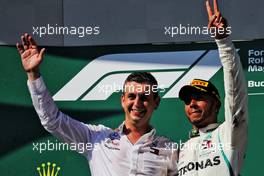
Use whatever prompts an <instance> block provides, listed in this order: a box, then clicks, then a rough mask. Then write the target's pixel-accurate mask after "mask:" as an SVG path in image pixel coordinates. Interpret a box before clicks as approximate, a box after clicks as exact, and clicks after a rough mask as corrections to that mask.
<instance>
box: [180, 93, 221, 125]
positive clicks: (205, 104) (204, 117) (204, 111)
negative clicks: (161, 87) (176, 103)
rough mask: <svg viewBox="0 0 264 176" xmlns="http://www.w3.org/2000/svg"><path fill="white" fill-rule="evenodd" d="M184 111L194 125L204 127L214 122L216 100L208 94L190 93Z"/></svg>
mask: <svg viewBox="0 0 264 176" xmlns="http://www.w3.org/2000/svg"><path fill="white" fill-rule="evenodd" d="M185 113H186V116H187V117H188V119H189V121H190V122H191V123H192V124H193V125H194V126H196V127H198V128H202V127H205V126H207V125H209V124H211V123H215V122H216V118H217V117H216V116H217V102H216V100H215V99H214V98H212V97H211V96H209V95H203V94H200V95H199V94H197V95H192V96H191V97H190V100H189V101H187V102H185Z"/></svg>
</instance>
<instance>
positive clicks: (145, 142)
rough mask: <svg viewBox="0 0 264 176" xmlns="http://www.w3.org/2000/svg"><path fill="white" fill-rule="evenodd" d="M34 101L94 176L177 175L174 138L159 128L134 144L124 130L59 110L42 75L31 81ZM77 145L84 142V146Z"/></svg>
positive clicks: (46, 124)
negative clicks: (164, 135) (166, 135)
mask: <svg viewBox="0 0 264 176" xmlns="http://www.w3.org/2000/svg"><path fill="white" fill-rule="evenodd" d="M28 87H29V91H30V94H31V98H32V101H33V105H34V107H35V109H36V111H37V113H38V115H39V118H40V120H41V123H42V125H43V126H44V128H45V129H46V130H47V131H49V132H50V133H51V134H53V135H54V136H56V137H57V138H59V139H60V140H61V141H62V142H65V143H67V144H69V145H70V146H72V148H76V149H77V151H78V152H79V153H82V154H83V155H84V156H85V157H86V158H87V160H88V162H89V165H90V170H91V174H92V175H94V176H134V175H147V176H165V175H176V173H177V168H176V162H175V160H176V157H177V152H176V150H169V149H170V146H172V145H173V144H172V142H171V141H169V140H168V139H167V138H164V137H159V136H156V135H155V133H156V130H155V129H152V130H151V131H150V132H148V133H146V134H144V135H143V136H141V138H140V139H139V140H138V141H137V142H136V143H135V144H132V143H131V142H130V141H129V140H128V138H127V136H126V135H125V134H124V132H123V128H124V123H123V124H121V125H120V127H119V128H118V129H117V130H112V129H110V128H108V127H105V126H103V125H87V124H84V123H82V122H79V121H76V120H74V119H72V118H70V117H69V116H67V115H65V114H63V113H62V112H61V111H59V110H58V108H57V106H56V105H55V104H54V102H53V99H52V97H51V96H50V94H49V92H48V91H47V89H46V86H45V84H44V82H43V80H42V78H41V77H40V78H39V79H37V80H35V81H32V82H31V81H28ZM75 146H83V147H82V148H79V147H75Z"/></svg>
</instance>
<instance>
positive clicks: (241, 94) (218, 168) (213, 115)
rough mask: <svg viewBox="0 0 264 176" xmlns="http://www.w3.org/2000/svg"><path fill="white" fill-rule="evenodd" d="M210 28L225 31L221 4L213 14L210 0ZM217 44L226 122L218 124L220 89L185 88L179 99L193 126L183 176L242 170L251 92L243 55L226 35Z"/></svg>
mask: <svg viewBox="0 0 264 176" xmlns="http://www.w3.org/2000/svg"><path fill="white" fill-rule="evenodd" d="M206 7H207V12H208V16H209V25H208V28H209V29H210V28H211V27H216V29H220V28H224V29H225V30H226V27H227V23H226V20H225V19H224V18H222V16H221V14H220V12H219V10H218V7H217V1H216V0H214V12H215V14H214V15H213V13H212V10H211V7H210V4H209V1H207V2H206ZM215 38H216V44H217V46H218V49H219V54H220V60H221V63H222V65H223V73H224V87H225V103H224V105H225V107H224V108H225V121H224V122H223V123H222V124H218V123H217V115H218V112H219V108H220V106H221V102H220V96H219V93H218V90H217V89H216V87H215V86H214V85H213V84H212V83H211V82H209V81H205V80H200V79H194V80H193V81H192V82H191V84H190V85H186V86H184V87H182V88H181V90H180V92H179V98H180V99H181V100H182V101H184V103H185V113H186V116H187V117H188V120H189V121H190V123H191V124H192V126H193V129H192V130H191V132H190V139H189V140H188V141H187V142H186V143H184V145H183V146H182V148H181V150H180V153H179V160H178V171H179V172H178V175H179V176H227V175H230V176H237V175H239V172H240V170H241V167H242V163H243V159H244V156H245V150H246V143H247V128H248V127H247V126H248V109H247V89H246V81H245V78H244V74H243V69H242V65H241V63H240V58H239V55H238V54H237V52H236V49H235V48H234V46H233V44H232V42H231V40H230V39H229V37H228V36H227V34H226V31H225V33H222V34H220V33H217V35H216V37H215Z"/></svg>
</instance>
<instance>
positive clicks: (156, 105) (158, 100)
mask: <svg viewBox="0 0 264 176" xmlns="http://www.w3.org/2000/svg"><path fill="white" fill-rule="evenodd" d="M154 101H155V109H158V107H159V104H160V96H157V97H156V99H155V100H154Z"/></svg>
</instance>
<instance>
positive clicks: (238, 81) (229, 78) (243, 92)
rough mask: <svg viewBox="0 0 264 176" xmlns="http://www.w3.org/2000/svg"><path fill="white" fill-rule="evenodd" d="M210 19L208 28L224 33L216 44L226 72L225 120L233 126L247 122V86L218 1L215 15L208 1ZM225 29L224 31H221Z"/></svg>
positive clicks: (217, 35)
mask: <svg viewBox="0 0 264 176" xmlns="http://www.w3.org/2000/svg"><path fill="white" fill-rule="evenodd" d="M206 8H207V13H208V17H209V23H208V28H212V27H214V28H216V30H217V31H224V32H223V33H221V34H220V33H219V32H218V33H217V34H216V37H215V38H216V43H217V46H218V48H219V55H220V59H221V62H222V65H223V71H224V85H225V118H226V119H225V120H226V121H227V122H228V123H230V124H231V125H232V126H236V127H237V126H238V125H239V123H242V122H246V121H247V88H246V87H247V85H246V81H245V77H244V73H243V68H242V65H241V62H240V57H239V55H238V54H237V52H236V49H235V47H234V45H233V43H232V42H231V40H230V39H229V37H228V34H227V30H226V29H227V27H228V25H227V21H226V20H225V19H224V18H223V17H222V15H221V13H220V11H219V8H218V4H217V0H214V14H213V12H212V9H211V7H210V3H209V0H207V1H206ZM221 28H223V29H222V30H219V29H221Z"/></svg>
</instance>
